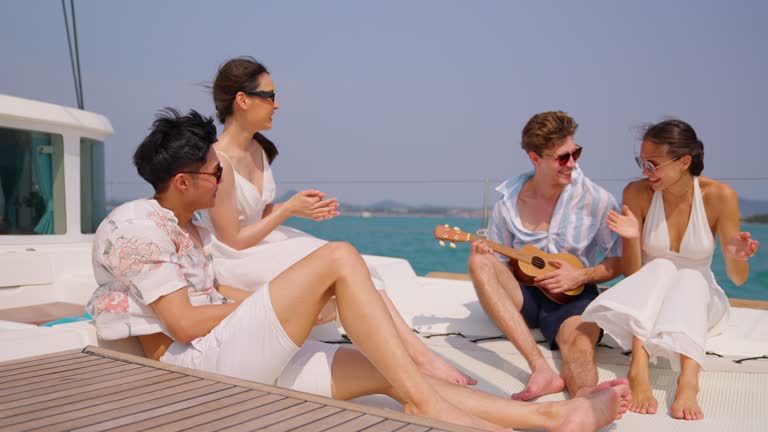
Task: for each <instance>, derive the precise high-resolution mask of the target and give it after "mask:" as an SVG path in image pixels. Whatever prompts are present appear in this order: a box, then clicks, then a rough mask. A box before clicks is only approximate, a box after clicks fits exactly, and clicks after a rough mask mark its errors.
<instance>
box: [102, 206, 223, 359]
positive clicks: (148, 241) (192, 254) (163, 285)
mask: <svg viewBox="0 0 768 432" xmlns="http://www.w3.org/2000/svg"><path fill="white" fill-rule="evenodd" d="M192 223H193V224H195V225H196V226H197V229H198V232H199V233H200V236H201V238H202V240H203V245H204V249H203V250H200V249H199V248H196V247H194V243H193V242H192V239H191V238H190V237H189V235H188V234H187V233H186V232H184V231H183V230H182V229H181V228H180V227H179V225H178V220H177V219H176V216H174V214H173V212H171V211H170V210H168V209H166V208H164V207H162V206H161V205H160V204H159V203H158V202H157V201H155V200H154V199H139V200H136V201H131V202H127V203H125V204H123V205H121V206H119V207H117V208H115V209H114V210H113V211H112V212H111V213H110V214H109V215H108V216H107V217H106V218H105V219H104V221H103V222H102V223H101V224H100V225H99V228H98V230H96V234H95V236H94V239H93V252H92V257H93V272H94V274H95V276H96V282H97V283H98V284H99V288H97V289H96V291H95V292H94V293H93V296H92V297H91V300H90V301H89V302H88V307H87V309H88V313H90V314H91V315H92V316H94V318H95V320H96V328H97V333H98V335H99V337H100V338H102V339H120V338H125V337H128V336H138V335H144V334H152V333H158V332H163V333H165V334H167V335H168V336H171V335H170V333H169V332H168V331H167V330H166V328H165V326H164V325H163V323H162V322H161V321H160V319H159V318H158V317H157V315H155V313H154V312H153V311H152V308H151V307H150V306H149V305H150V304H151V303H152V302H154V301H155V300H157V299H158V298H160V297H162V296H164V295H167V294H170V293H172V292H174V291H176V290H179V289H186V290H187V293H188V294H189V300H190V303H192V304H193V305H195V306H200V305H205V304H221V303H224V302H225V301H226V300H225V299H224V297H222V296H221V294H219V292H218V291H217V290H216V289H215V288H214V285H215V282H214V272H213V266H212V255H211V252H210V242H211V235H210V232H209V231H208V230H207V229H205V228H204V227H203V226H202V225H201V224H200V222H199V220H197V216H195V217H194V218H193V220H192ZM171 337H172V336H171ZM193 344H194V342H193Z"/></svg>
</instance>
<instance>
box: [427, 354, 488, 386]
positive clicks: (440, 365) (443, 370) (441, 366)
mask: <svg viewBox="0 0 768 432" xmlns="http://www.w3.org/2000/svg"><path fill="white" fill-rule="evenodd" d="M413 360H414V362H415V363H416V365H417V366H418V367H419V369H420V370H421V371H422V372H424V373H425V374H427V375H429V376H431V377H433V378H437V379H439V380H443V381H446V382H449V383H451V384H458V385H475V384H477V380H476V379H474V378H472V377H470V376H469V375H466V374H464V373H463V372H461V371H460V370H458V369H456V368H455V367H453V365H451V364H450V363H448V362H447V361H445V360H443V358H442V357H440V356H438V355H437V354H435V353H433V352H432V351H430V350H426V351H425V352H424V353H423V354H421V355H420V356H419V358H416V357H414V358H413Z"/></svg>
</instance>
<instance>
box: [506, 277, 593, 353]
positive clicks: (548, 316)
mask: <svg viewBox="0 0 768 432" xmlns="http://www.w3.org/2000/svg"><path fill="white" fill-rule="evenodd" d="M520 291H522V293H523V307H522V309H520V314H521V315H522V316H523V319H525V322H526V324H528V327H530V328H537V327H538V328H540V329H541V333H542V334H543V335H544V338H545V339H546V340H547V343H549V348H550V349H553V350H556V349H558V348H557V342H555V337H556V336H557V331H558V330H560V326H561V325H562V324H563V322H564V321H565V320H567V319H568V318H570V317H572V316H574V315H581V314H582V313H583V312H584V309H586V308H587V306H588V305H589V303H591V302H592V300H594V299H595V298H596V297H597V294H598V291H597V285H595V284H588V285H585V286H584V291H582V292H581V294H579V295H578V296H576V298H574V299H573V300H571V302H570V303H566V304H560V303H556V302H553V301H552V300H550V299H549V297H547V296H546V295H544V293H543V292H541V290H540V289H538V288H536V287H535V286H531V285H525V284H522V283H521V284H520ZM602 337H603V332H602V330H600V338H602ZM598 340H599V339H598Z"/></svg>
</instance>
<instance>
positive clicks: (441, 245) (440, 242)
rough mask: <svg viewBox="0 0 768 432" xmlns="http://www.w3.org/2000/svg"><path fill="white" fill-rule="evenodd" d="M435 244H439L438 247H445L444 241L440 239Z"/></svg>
mask: <svg viewBox="0 0 768 432" xmlns="http://www.w3.org/2000/svg"><path fill="white" fill-rule="evenodd" d="M437 244H439V245H440V247H445V242H444V241H442V240H440V241H439V242H437Z"/></svg>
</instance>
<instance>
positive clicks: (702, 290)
mask: <svg viewBox="0 0 768 432" xmlns="http://www.w3.org/2000/svg"><path fill="white" fill-rule="evenodd" d="M703 156H704V149H703V145H702V143H701V141H699V140H698V138H697V137H696V133H695V132H694V130H693V128H691V127H690V126H689V125H688V124H687V123H685V122H682V121H679V120H667V121H664V122H661V123H659V124H656V125H653V126H651V127H649V128H648V130H647V131H646V133H645V136H644V138H643V143H642V147H641V153H640V156H639V157H638V158H637V162H638V165H639V166H640V167H641V168H642V169H643V174H644V175H645V176H646V177H647V179H644V180H639V181H636V182H633V183H630V184H629V185H628V186H627V187H626V189H625V190H624V214H623V215H619V214H618V213H615V212H614V213H612V214H610V215H609V217H608V219H607V220H608V224H609V226H610V227H611V229H613V230H614V231H616V232H617V233H618V234H619V235H620V236H622V237H623V238H624V245H623V263H622V264H623V266H624V271H625V275H626V276H627V278H626V279H624V280H622V281H621V282H619V283H618V284H616V285H615V286H614V287H612V288H610V289H608V290H607V291H606V292H604V293H602V294H601V295H600V296H598V298H597V299H595V301H593V302H592V303H591V304H590V305H589V307H587V309H586V310H585V311H584V314H583V315H582V319H583V320H584V321H593V322H596V323H597V324H598V325H599V326H600V327H601V328H602V329H604V330H605V332H606V333H608V334H610V335H611V336H613V337H614V338H615V339H616V340H617V341H618V342H619V344H620V345H621V346H622V347H623V348H624V349H629V348H632V363H631V366H630V370H629V378H630V384H631V386H632V392H633V402H632V403H631V405H630V410H632V411H635V412H638V413H641V414H653V413H655V412H656V409H657V402H656V399H655V398H654V397H653V395H652V393H651V388H650V384H649V381H648V362H649V359H654V360H655V359H656V358H658V357H664V358H667V359H669V360H670V362H671V363H672V367H673V368H674V369H675V370H678V371H680V376H679V378H678V388H677V393H676V395H675V400H674V402H673V404H672V409H671V413H672V416H673V417H675V418H684V419H687V420H697V419H701V418H703V411H702V410H701V408H700V407H699V405H698V402H697V400H696V396H697V394H698V372H699V369H700V367H701V365H702V364H703V362H704V357H705V352H706V340H707V337H708V336H710V335H714V334H717V333H718V332H720V331H721V330H722V328H723V327H724V325H725V323H726V321H727V319H728V314H729V304H728V299H727V297H726V296H725V293H724V292H723V290H722V289H721V288H720V286H718V284H717V281H716V280H715V276H714V274H713V273H712V270H711V264H712V255H713V253H714V250H715V234H717V235H718V236H720V240H721V243H722V249H723V251H724V256H725V260H726V267H727V270H728V275H729V276H730V278H731V279H732V280H733V282H734V283H735V284H737V285H740V284H741V283H743V282H744V281H745V280H746V278H747V276H748V272H749V266H748V264H747V263H746V260H747V259H748V258H749V257H751V256H752V255H754V253H755V252H756V251H757V247H758V243H757V242H756V241H754V240H752V239H751V238H750V235H749V233H742V232H739V215H738V199H737V197H736V194H735V192H734V191H733V189H731V188H730V187H729V186H727V185H726V184H724V183H720V182H717V181H715V180H712V179H708V178H705V177H700V176H699V175H700V173H701V171H702V169H703ZM713 233H714V234H713Z"/></svg>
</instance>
